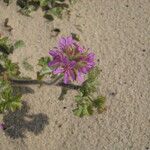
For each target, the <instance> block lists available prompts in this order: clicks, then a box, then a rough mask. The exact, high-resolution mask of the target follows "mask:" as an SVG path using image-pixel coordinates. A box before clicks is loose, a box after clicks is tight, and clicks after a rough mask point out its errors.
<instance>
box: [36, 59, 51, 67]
mask: <svg viewBox="0 0 150 150" xmlns="http://www.w3.org/2000/svg"><path fill="white" fill-rule="evenodd" d="M50 61H51V58H50V57H42V58H40V59H39V62H38V65H39V66H42V67H44V66H48V63H49V62H50Z"/></svg>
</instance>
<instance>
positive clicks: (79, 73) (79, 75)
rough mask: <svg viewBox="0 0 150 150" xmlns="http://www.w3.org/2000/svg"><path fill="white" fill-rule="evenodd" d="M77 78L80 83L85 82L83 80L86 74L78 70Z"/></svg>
mask: <svg viewBox="0 0 150 150" xmlns="http://www.w3.org/2000/svg"><path fill="white" fill-rule="evenodd" d="M77 80H78V81H79V82H80V83H83V81H84V75H83V74H81V72H78V73H77Z"/></svg>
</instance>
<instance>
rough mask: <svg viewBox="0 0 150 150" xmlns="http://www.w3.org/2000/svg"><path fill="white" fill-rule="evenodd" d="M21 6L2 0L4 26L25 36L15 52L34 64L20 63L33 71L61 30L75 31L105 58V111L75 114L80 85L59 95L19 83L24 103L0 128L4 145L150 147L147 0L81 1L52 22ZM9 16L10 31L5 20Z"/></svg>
mask: <svg viewBox="0 0 150 150" xmlns="http://www.w3.org/2000/svg"><path fill="white" fill-rule="evenodd" d="M18 9H19V8H18V7H17V6H16V5H15V2H14V3H12V4H11V5H10V6H6V5H5V4H4V3H3V2H2V0H1V1H0V32H3V33H4V34H7V35H9V37H10V38H11V39H12V40H17V39H22V40H23V41H24V42H25V43H26V47H24V48H22V49H18V50H16V51H15V52H14V54H13V55H12V56H11V59H12V60H13V61H14V62H19V65H20V66H22V65H21V64H22V61H23V60H24V58H28V62H29V63H31V64H32V65H33V66H34V72H32V71H26V70H25V69H24V68H23V67H21V71H22V73H23V74H24V75H28V76H30V77H32V78H36V73H35V72H36V71H37V70H38V66H37V65H36V64H37V61H38V58H39V57H41V56H47V55H48V50H49V49H51V48H53V46H55V45H56V43H57V40H58V39H59V38H60V37H61V36H68V35H70V33H71V32H74V33H77V34H79V35H80V38H81V42H82V43H83V44H85V45H86V46H87V47H90V48H92V50H93V51H94V52H95V53H96V55H97V59H99V60H100V61H99V63H98V65H99V67H100V68H101V69H102V73H101V75H100V79H99V80H100V83H101V84H100V86H99V93H100V94H102V95H105V96H106V98H107V102H106V105H107V111H106V112H104V113H102V114H96V113H95V114H94V115H93V116H90V117H84V118H78V117H75V116H74V115H73V113H72V109H73V108H74V107H75V102H74V99H73V96H74V95H75V94H76V92H75V91H73V90H70V92H69V93H68V94H67V96H66V97H65V100H64V101H59V100H58V97H59V95H60V93H61V87H56V86H55V85H51V86H46V85H44V86H42V87H41V88H39V87H38V86H37V85H28V86H27V87H24V88H22V89H21V91H22V92H23V93H24V95H23V98H22V99H23V101H24V107H23V109H22V110H21V111H17V112H16V113H12V114H9V115H7V116H4V121H5V122H6V123H7V124H8V125H12V127H11V128H10V129H9V130H8V131H7V132H5V133H3V132H1V131H0V134H1V135H0V150H42V149H43V150H148V149H150V1H149V0H93V1H91V0H86V1H85V0H82V1H79V2H77V3H76V4H75V5H74V6H72V8H71V15H70V17H68V16H64V17H63V19H62V20H61V19H55V20H54V21H53V22H48V21H47V20H45V19H44V18H43V17H42V15H43V13H42V11H41V10H40V9H39V10H38V11H37V12H34V13H32V15H31V16H32V17H30V18H28V17H25V16H22V15H21V14H19V13H18V12H17V10H18ZM5 18H9V25H11V26H12V27H13V30H12V32H11V33H8V31H6V29H4V27H3V21H4V19H5ZM53 28H59V29H60V30H61V33H60V34H59V36H58V37H51V34H52V33H51V30H52V29H53ZM0 117H1V119H2V115H1V116H0Z"/></svg>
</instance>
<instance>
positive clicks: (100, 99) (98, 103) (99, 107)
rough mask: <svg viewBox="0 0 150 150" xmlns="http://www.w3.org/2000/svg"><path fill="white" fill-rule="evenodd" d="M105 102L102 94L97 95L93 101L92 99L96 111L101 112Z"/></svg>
mask: <svg viewBox="0 0 150 150" xmlns="http://www.w3.org/2000/svg"><path fill="white" fill-rule="evenodd" d="M105 102H106V98H105V97H103V96H98V97H97V98H96V99H95V100H94V101H93V105H94V107H95V108H97V111H98V112H102V111H103V110H105Z"/></svg>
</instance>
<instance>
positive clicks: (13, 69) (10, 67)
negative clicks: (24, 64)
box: [5, 59, 20, 77]
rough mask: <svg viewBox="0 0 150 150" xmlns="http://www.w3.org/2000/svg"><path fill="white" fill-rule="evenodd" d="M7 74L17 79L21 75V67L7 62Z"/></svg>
mask: <svg viewBox="0 0 150 150" xmlns="http://www.w3.org/2000/svg"><path fill="white" fill-rule="evenodd" d="M5 68H6V72H7V74H8V76H9V77H15V76H18V75H19V74H20V71H19V66H18V64H17V63H12V62H11V60H8V59H7V60H6V62H5Z"/></svg>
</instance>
